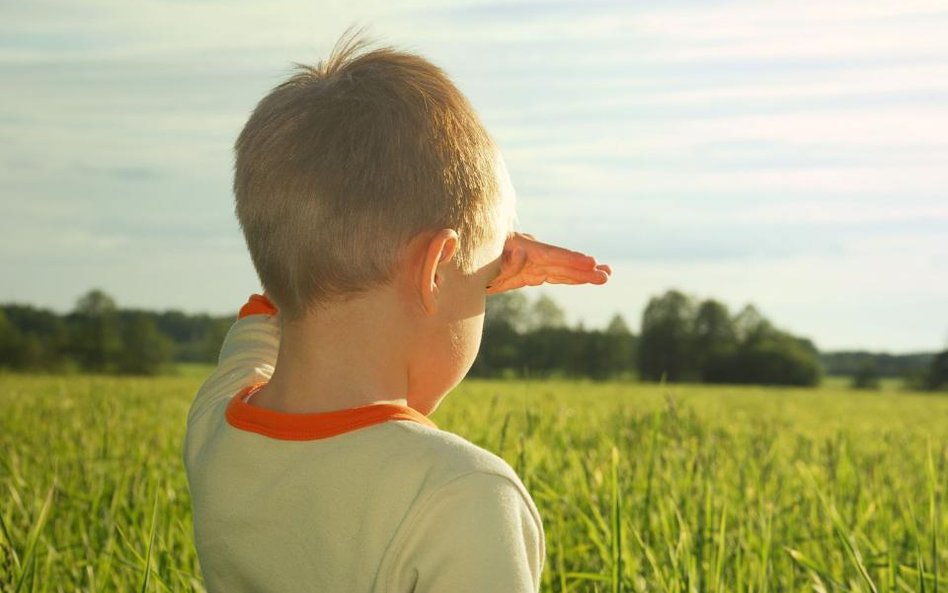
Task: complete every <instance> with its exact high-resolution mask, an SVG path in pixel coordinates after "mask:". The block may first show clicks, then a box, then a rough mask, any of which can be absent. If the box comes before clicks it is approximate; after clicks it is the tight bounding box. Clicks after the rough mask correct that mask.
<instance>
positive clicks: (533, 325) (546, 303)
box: [528, 294, 566, 330]
mask: <svg viewBox="0 0 948 593" xmlns="http://www.w3.org/2000/svg"><path fill="white" fill-rule="evenodd" d="M559 327H566V313H565V312H564V311H563V309H562V308H560V306H559V305H557V304H556V301H554V300H553V299H551V298H550V297H548V296H547V295H545V294H541V295H540V296H539V297H537V300H536V301H534V302H533V305H532V306H531V307H530V317H529V325H528V329H529V330H536V329H544V328H559Z"/></svg>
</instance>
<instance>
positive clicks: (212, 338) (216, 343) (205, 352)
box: [192, 317, 234, 363]
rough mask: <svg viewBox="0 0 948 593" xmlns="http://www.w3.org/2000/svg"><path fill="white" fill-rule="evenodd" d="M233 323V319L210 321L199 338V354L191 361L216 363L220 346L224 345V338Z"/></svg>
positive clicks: (225, 318)
mask: <svg viewBox="0 0 948 593" xmlns="http://www.w3.org/2000/svg"><path fill="white" fill-rule="evenodd" d="M233 323H234V319H233V318H229V317H223V318H219V319H214V320H212V321H211V323H210V324H209V325H208V326H207V329H206V330H205V332H204V335H203V337H202V338H201V341H200V350H199V352H200V354H199V355H198V356H197V357H195V358H193V359H192V361H201V362H213V363H216V362H217V359H218V357H219V356H220V351H221V346H222V345H223V344H224V337H225V336H227V332H228V331H229V330H230V327H231V325H233Z"/></svg>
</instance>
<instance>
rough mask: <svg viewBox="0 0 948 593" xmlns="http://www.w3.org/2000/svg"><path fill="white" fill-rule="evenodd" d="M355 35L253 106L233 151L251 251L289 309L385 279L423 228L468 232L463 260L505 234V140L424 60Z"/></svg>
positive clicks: (468, 264)
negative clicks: (499, 147)
mask: <svg viewBox="0 0 948 593" xmlns="http://www.w3.org/2000/svg"><path fill="white" fill-rule="evenodd" d="M367 46H368V43H367V42H366V41H365V40H364V39H362V38H361V36H360V35H359V34H351V33H347V34H346V35H344V36H343V37H342V39H340V41H339V42H338V43H337V44H336V47H335V49H334V50H333V51H332V54H331V56H330V57H329V59H328V60H326V61H322V62H319V63H318V64H317V65H316V66H309V65H304V64H295V66H296V68H297V69H298V72H296V73H295V74H294V75H292V76H291V77H290V78H289V79H288V80H286V81H285V82H283V83H282V84H280V85H278V86H277V87H275V88H274V89H273V90H272V91H271V92H270V93H269V94H268V95H267V96H265V97H264V98H263V99H262V100H261V101H260V102H259V103H258V104H257V106H256V108H255V109H254V111H253V114H252V115H251V116H250V118H249V120H248V121H247V123H246V125H245V126H244V128H243V131H241V133H240V136H239V137H238V139H237V141H236V143H235V146H234V149H235V153H236V159H235V165H234V195H235V199H236V214H237V218H238V220H239V221H240V225H241V228H242V230H243V233H244V237H245V238H246V241H247V247H248V249H249V251H250V256H251V259H252V260H253V264H254V267H255V268H256V270H257V274H258V275H259V276H260V281H261V283H262V284H263V287H264V289H265V290H266V291H267V293H268V295H269V296H270V298H271V299H272V300H273V302H274V303H275V304H276V305H277V306H278V307H279V308H280V311H281V314H282V315H284V319H289V320H293V319H298V318H301V317H303V316H305V315H306V314H307V313H308V312H309V311H311V310H313V309H314V308H317V307H318V306H320V305H322V304H325V303H327V302H329V301H332V300H334V299H340V298H342V299H344V298H346V296H347V295H350V294H353V293H358V292H361V291H364V290H367V289H369V288H372V287H374V286H377V285H379V284H382V283H385V282H388V281H389V280H390V279H391V278H392V276H393V274H394V271H395V264H396V263H397V261H398V259H399V257H400V256H401V253H402V248H403V247H404V246H405V244H406V243H407V242H408V241H409V240H410V239H411V238H412V237H413V236H415V235H416V234H417V233H419V232H421V231H425V230H435V229H439V228H453V229H456V230H457V231H458V234H459V236H460V245H459V249H458V252H457V254H456V264H457V266H458V268H459V269H460V270H462V272H464V273H471V272H472V271H473V269H474V265H475V262H474V257H473V256H474V253H475V251H476V250H477V249H478V248H479V247H480V246H481V245H483V244H485V243H486V242H488V241H491V240H493V239H495V238H496V236H495V232H496V231H497V230H498V229H497V227H498V224H499V221H498V220H497V217H498V215H499V213H498V212H497V210H498V208H497V206H498V200H499V194H500V193H501V191H500V190H501V188H500V187H499V182H498V168H499V167H502V166H503V165H502V162H501V161H500V160H499V158H498V155H497V151H496V148H495V146H494V144H493V142H492V140H491V138H490V136H489V135H488V133H487V131H486V130H485V129H484V126H483V125H482V124H481V122H480V120H479V119H478V117H477V114H476V113H475V112H474V109H473V108H472V107H471V105H470V104H469V102H468V101H467V99H466V98H465V97H464V95H463V94H461V92H460V91H459V90H458V89H457V88H456V87H455V86H454V84H452V82H451V81H450V80H449V79H448V77H447V75H446V74H445V73H444V72H443V71H442V70H441V69H440V68H438V67H437V66H435V65H433V64H431V63H430V62H428V61H427V60H425V59H424V58H422V57H420V56H417V55H413V54H410V53H404V52H400V51H396V50H394V49H392V48H387V47H386V48H379V49H373V50H371V51H368V50H367Z"/></svg>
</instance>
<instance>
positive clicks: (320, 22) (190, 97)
mask: <svg viewBox="0 0 948 593" xmlns="http://www.w3.org/2000/svg"><path fill="white" fill-rule="evenodd" d="M353 24H355V25H361V26H365V27H367V31H368V33H369V35H370V36H372V37H374V38H375V39H377V40H378V41H379V42H380V43H381V44H385V45H394V46H396V47H399V48H402V49H406V50H410V51H414V52H417V53H421V54H422V55H424V56H426V57H427V58H429V59H430V60H432V61H433V62H435V63H436V64H438V65H440V66H441V67H443V68H444V69H445V70H446V71H447V72H448V73H449V74H450V75H451V77H452V79H453V80H454V81H455V83H456V84H457V85H458V87H459V88H460V89H461V90H462V91H463V92H464V93H465V94H466V95H467V96H468V97H469V99H470V100H471V102H472V103H473V104H474V106H475V108H476V109H477V110H478V112H479V113H480V116H481V118H482V120H483V121H484V123H485V124H486V126H487V127H488V129H489V130H490V132H491V134H492V136H493V137H494V139H495V141H496V142H497V143H498V144H499V146H500V148H501V150H502V151H503V154H504V156H505V158H506V161H507V165H508V168H509V170H510V174H511V177H512V180H513V183H514V186H515V187H516V190H517V200H518V212H519V219H520V221H521V230H523V231H526V232H530V233H532V234H534V235H535V236H536V237H537V238H538V239H541V240H543V241H546V242H551V243H557V244H561V245H565V246H568V247H570V248H573V249H576V250H579V251H583V252H585V253H589V254H590V255H594V256H595V257H596V258H597V259H598V260H599V261H601V262H606V263H609V264H611V265H612V267H613V270H614V273H613V276H612V279H611V280H610V281H609V283H608V284H607V285H605V286H569V287H565V286H555V287H543V288H530V289H525V290H526V291H527V292H528V296H530V297H531V298H533V297H536V296H537V295H538V294H541V293H546V294H548V295H550V296H551V297H553V298H554V300H556V301H557V302H558V303H560V304H561V305H562V306H563V307H564V308H565V309H566V311H567V317H568V320H569V321H570V323H576V322H579V321H582V322H583V324H584V325H585V327H587V328H593V327H603V326H604V325H605V324H606V323H607V322H608V320H609V319H610V318H611V317H612V316H613V315H614V314H616V313H619V314H621V315H622V316H623V317H624V318H625V319H626V320H627V322H628V324H629V326H630V327H631V328H632V329H633V330H637V329H638V327H639V324H640V319H641V314H642V311H643V310H644V308H645V305H646V304H647V302H648V300H649V299H650V298H652V297H654V296H659V295H661V294H663V293H664V292H665V291H666V290H669V289H672V288H674V289H678V290H681V291H683V292H685V293H688V294H691V295H693V296H694V297H695V298H696V299H706V298H714V299H717V300H719V301H721V302H723V303H724V304H725V305H727V306H728V307H729V308H730V309H731V310H732V311H733V312H736V311H737V310H739V309H740V308H741V307H743V306H744V305H745V304H747V303H753V304H754V305H755V306H756V307H757V308H758V309H759V310H760V311H761V312H762V313H763V314H764V315H765V316H766V317H767V318H768V319H770V320H771V322H773V323H774V324H775V325H776V326H777V327H780V328H783V329H786V330H787V331H790V332H791V333H794V334H796V335H800V336H805V337H808V338H810V339H812V340H813V341H814V342H815V343H816V345H817V346H818V347H819V348H820V349H822V350H839V349H869V350H877V351H888V352H895V353H899V352H913V351H932V350H937V349H943V348H945V347H948V35H945V32H946V31H948V4H946V3H945V2H943V0H930V1H924V0H919V1H915V0H899V1H879V0H857V1H850V0H829V1H826V0H823V1H811V0H800V1H795V2H784V1H779V2H778V1H772V0H749V1H736V0H735V1H712V0H702V1H697V0H691V1H688V0H671V1H667V2H631V1H624V2H617V1H612V2H603V1H598V0H587V1H574V2H566V1H529V2H493V1H488V2H481V1H472V2H462V1H452V2H447V1H437V0H400V1H399V2H391V1H388V0H379V1H366V0H348V1H347V2H333V3H330V2H325V1H324V2H313V1H302V0H301V1H292V0H277V1H269V2H260V1H257V2H249V1H239V0H207V1H200V0H188V1H184V0H181V1H171V0H164V1H155V0H141V1H138V2H127V1H125V0H83V2H67V1H57V2H54V1H49V0H30V2H5V3H0V80H2V81H3V92H2V93H0V205H2V211H3V213H4V215H3V216H2V217H0V278H2V280H0V302H19V303H29V304H33V305H37V306H41V307H47V308H52V309H54V310H56V311H59V312H66V311H68V310H71V309H72V308H73V306H74V304H75V302H76V300H77V299H78V298H79V297H80V296H81V295H82V294H84V293H85V292H87V291H88V290H90V289H92V288H100V289H102V290H105V291H106V292H107V293H108V294H110V295H111V296H113V298H115V299H116V301H117V302H118V304H119V306H122V307H136V308H147V309H155V310H165V309H172V308H173V309H181V310H184V311H188V312H194V313H197V312H209V313H213V314H225V313H231V314H233V313H234V312H235V311H236V309H237V308H238V307H239V306H240V305H241V304H242V303H243V302H244V301H245V300H246V296H247V295H248V294H249V293H251V292H259V291H260V284H259V281H258V280H257V276H256V274H255V272H254V269H253V267H252V264H251V262H250V258H249V255H248V253H247V250H246V245H245V243H244V240H243V236H242V234H241V232H240V228H239V225H238V223H237V220H236V217H235V216H234V207H233V194H232V192H231V182H232V167H233V152H232V150H233V142H234V140H235V139H236V137H237V134H238V133H239V132H240V129H241V127H242V126H243V124H244V122H245V121H246V119H247V117H248V116H249V114H250V112H251V111H252V109H253V107H254V106H255V105H256V103H257V101H259V100H260V99H261V98H262V97H263V96H264V95H265V94H266V93H267V92H268V91H269V90H270V89H271V88H273V87H274V86H276V85H277V84H279V83H280V82H281V81H282V80H283V79H285V78H286V77H287V76H289V74H290V73H291V72H292V65H293V63H294V62H301V63H314V62H316V61H318V60H319V59H321V58H324V57H325V56H326V55H327V54H328V52H329V50H330V48H331V47H332V45H333V43H334V41H335V40H336V39H337V38H338V37H339V36H340V34H341V33H342V32H343V31H344V30H345V29H346V28H347V27H349V26H350V25H353Z"/></svg>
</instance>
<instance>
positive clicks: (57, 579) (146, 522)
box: [0, 367, 948, 593]
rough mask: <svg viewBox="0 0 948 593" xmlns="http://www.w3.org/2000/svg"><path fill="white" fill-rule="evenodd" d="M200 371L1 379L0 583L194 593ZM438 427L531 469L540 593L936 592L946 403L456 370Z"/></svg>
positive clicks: (940, 568) (941, 568) (943, 523)
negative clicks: (191, 430) (190, 441)
mask: <svg viewBox="0 0 948 593" xmlns="http://www.w3.org/2000/svg"><path fill="white" fill-rule="evenodd" d="M208 371H209V368H203V367H197V368H191V369H189V372H187V373H185V374H182V375H180V376H174V377H162V378H158V379H145V378H115V377H106V376H88V375H77V376H70V377H52V376H23V375H0V591H2V592H4V593H6V592H14V591H16V592H20V591H24V592H25V591H44V592H45V591H123V592H124V591H155V592H158V591H203V587H202V584H201V578H200V570H199V566H198V563H197V559H196V556H195V552H194V549H193V543H192V535H191V515H190V508H189V502H188V491H187V484H186V480H185V475H184V469H183V466H182V461H181V440H182V437H183V431H184V421H185V415H186V413H187V409H188V405H189V402H190V397H191V395H192V394H193V393H194V392H195V391H196V389H197V387H198V386H199V385H200V383H201V381H202V380H203V377H204V374H205V373H206V372H208ZM432 418H433V420H434V421H435V422H436V423H437V424H438V425H439V427H441V428H443V429H446V430H450V431H453V432H456V433H458V434H461V435H462V436H464V437H466V438H468V439H470V440H471V441H473V442H475V443H477V444H478V445H481V446H483V447H485V448H487V449H489V450H491V451H494V452H496V453H497V454H499V455H501V456H502V457H503V458H505V459H506V460H507V461H508V462H509V463H510V464H511V465H512V466H513V467H514V468H515V469H516V470H517V472H518V473H519V474H520V475H521V476H522V477H523V480H524V482H525V484H526V485H527V487H528V489H529V490H530V492H531V493H532V494H533V497H534V499H535V500H536V503H537V506H538V508H539V509H540V513H541V515H542V517H543V521H544V526H545V531H546V537H547V557H546V565H545V569H544V576H543V586H542V589H543V591H547V592H549V591H575V592H580V591H604V592H605V591H609V592H619V591H651V592H690V591H700V592H704V591H708V592H744V591H748V592H750V591H753V592H766V591H773V592H784V591H788V592H790V591H793V592H795V591H800V592H802V591H817V592H819V591H863V592H874V591H879V592H889V591H928V592H937V591H942V592H948V513H946V507H945V501H944V498H945V493H946V491H948V465H946V464H948V397H945V396H944V395H941V396H937V395H925V394H912V393H901V392H898V391H895V390H886V391H883V392H881V393H868V392H855V391H851V390H849V389H847V388H845V387H843V386H841V385H839V384H829V385H825V386H823V387H821V388H819V389H782V388H764V387H730V386H715V387H710V386H701V385H658V384H640V383H620V382H611V383H591V382H582V381H508V382H504V381H474V380H468V381H465V382H464V383H462V385H460V386H459V387H458V388H457V389H456V390H455V392H454V393H452V394H451V395H450V396H449V397H448V398H447V399H446V400H445V402H444V403H443V404H442V406H441V408H440V409H439V410H438V411H437V412H436V413H435V414H434V415H433V417H432Z"/></svg>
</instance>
